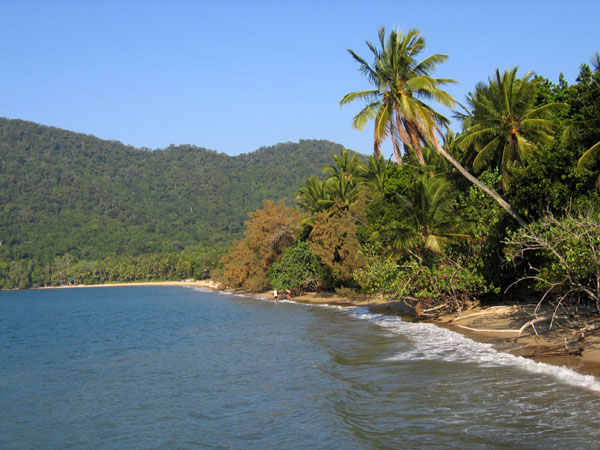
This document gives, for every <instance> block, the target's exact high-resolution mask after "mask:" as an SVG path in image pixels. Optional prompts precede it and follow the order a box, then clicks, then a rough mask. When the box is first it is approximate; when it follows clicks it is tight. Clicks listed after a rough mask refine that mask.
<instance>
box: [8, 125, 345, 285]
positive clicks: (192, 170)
mask: <svg viewBox="0 0 600 450" xmlns="http://www.w3.org/2000/svg"><path fill="white" fill-rule="evenodd" d="M340 148H341V146H339V145H337V144H334V143H331V142H327V141H314V140H304V141H300V143H287V144H279V145H276V146H273V147H265V148H260V149H258V150H257V151H255V152H252V153H248V154H242V155H239V156H235V157H231V156H228V155H225V154H223V153H217V152H214V151H211V150H206V149H202V148H198V147H194V146H189V145H186V146H178V147H175V146H171V147H169V148H166V149H164V150H154V151H150V150H148V149H136V148H132V147H129V146H126V145H123V144H121V143H119V142H116V141H105V140H101V139H98V138H95V137H93V136H88V135H83V134H78V133H73V132H69V131H65V130H60V129H57V128H52V127H47V126H42V125H38V124H35V123H32V122H25V121H21V120H8V119H0V217H1V220H0V288H2V287H9V288H10V287H26V286H36V285H42V284H50V283H56V282H57V281H56V277H54V278H53V277H51V276H50V275H49V274H50V273H51V272H53V271H55V270H56V267H58V265H60V264H59V263H58V261H59V260H60V261H62V260H63V259H64V258H66V259H65V260H68V261H70V265H71V266H76V264H78V263H83V262H87V263H89V262H90V261H91V262H94V264H96V263H97V264H100V262H101V261H104V263H103V264H104V265H107V264H109V262H110V264H112V265H113V266H115V273H117V272H118V269H117V268H116V263H117V261H119V262H123V261H132V260H135V259H136V258H137V259H138V260H140V261H141V260H142V259H143V258H148V257H150V256H149V255H153V256H152V257H153V258H155V257H157V255H161V257H164V259H165V260H168V259H169V258H171V260H172V259H173V258H172V257H173V255H176V254H183V255H188V254H189V255H190V257H189V258H186V260H187V262H188V263H192V265H193V258H192V256H191V253H189V252H183V253H181V250H183V249H188V248H190V247H194V248H196V250H197V252H200V253H202V254H211V255H212V254H215V250H214V249H217V248H220V247H224V246H225V245H227V244H228V243H230V242H231V241H232V240H233V239H235V238H236V237H239V236H240V235H241V233H242V231H243V222H244V220H245V218H246V217H247V214H248V212H249V211H252V210H254V209H256V208H257V207H259V206H260V205H261V203H262V201H263V200H264V199H280V198H282V197H287V198H288V199H293V198H294V195H295V191H296V190H297V189H298V187H299V186H300V185H301V184H302V181H303V180H304V179H305V178H306V177H308V176H310V175H313V174H316V173H318V172H319V169H320V167H321V166H322V165H323V164H325V163H326V162H328V161H329V159H330V156H329V155H330V154H331V153H335V152H338V151H339V149H340ZM178 258H180V257H178ZM173 264H174V263H173ZM142 265H143V264H142ZM172 269H173V273H175V272H177V273H178V275H173V277H175V276H177V277H178V276H179V273H180V272H181V271H177V270H175V267H173V268H172ZM85 272H86V271H83V272H82V273H81V274H79V275H78V276H79V278H81V277H84V278H85V279H87V280H94V281H102V280H103V278H102V277H100V276H98V277H94V276H90V275H85V276H84V273H85ZM92 272H93V271H92ZM202 273H203V272H196V271H193V272H192V273H189V271H188V272H186V276H188V275H189V276H195V277H199V276H201V275H202ZM181 274H183V272H181ZM73 276H75V274H73ZM165 276H166V275H164V274H153V273H151V272H147V273H144V274H141V275H139V276H138V278H137V279H147V278H163V277H165ZM111 277H112V278H111V279H120V280H125V279H130V277H128V276H125V275H123V276H121V275H119V276H117V275H114V276H112V275H111ZM79 278H77V277H75V279H77V280H79ZM75 279H73V280H71V279H69V281H75Z"/></svg>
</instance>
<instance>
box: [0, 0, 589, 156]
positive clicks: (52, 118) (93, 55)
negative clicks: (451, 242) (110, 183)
mask: <svg viewBox="0 0 600 450" xmlns="http://www.w3.org/2000/svg"><path fill="white" fill-rule="evenodd" d="M598 23H600V1H597V0H590V1H585V0H578V1H576V2H564V1H554V0H539V1H538V0H529V1H528V0H520V1H511V0H504V1H501V2H500V1H459V0H457V1H451V0H446V1H435V0H429V1H419V2H417V1H405V0H395V1H377V0H372V1H364V0H363V1H352V0H348V1H334V0H320V1H317V0H315V1H312V0H305V1H300V0H297V1H291V0H278V1H266V0H265V1H260V0H254V1H232V0H231V1H228V0H220V1H190V0H171V1H166V0H164V1H159V0H145V1H142V0H139V1H134V0H120V1H111V0H104V1H100V0H97V1H94V0H84V1H79V0H70V1H69V0H53V1H41V0H39V1H33V0H14V1H13V0H2V1H0V82H1V85H0V86H1V87H0V117H7V118H10V119H23V120H29V121H33V122H37V123H41V124H44V125H50V126H55V127H59V128H63V129H67V130H71V131H76V132H79V133H85V134H92V135H94V136H97V137H99V138H102V139H111V140H117V141H121V142H123V143H125V144H128V145H132V146H135V147H147V148H151V149H155V148H165V147H167V146H169V145H171V144H174V145H181V144H192V145H196V146H199V147H204V148H209V149H212V150H216V151H218V152H224V153H227V154H229V155H236V154H239V153H247V152H251V151H253V150H256V149H257V148H259V147H261V146H270V145H275V144H277V143H280V142H297V141H298V140H300V139H327V140H330V141H334V142H338V143H340V144H343V145H344V146H345V147H347V148H350V149H353V150H355V151H359V152H361V153H365V154H369V153H370V152H371V151H372V133H373V128H372V124H369V125H367V126H366V128H365V129H364V131H362V132H360V131H357V130H355V129H353V128H352V124H351V121H352V117H353V116H354V115H355V114H356V113H357V112H358V111H359V110H360V109H361V107H362V105H361V104H360V103H355V104H351V105H346V106H344V107H342V108H340V107H339V101H340V100H341V98H342V97H343V96H344V95H345V94H347V93H349V92H353V91H358V90H363V89H369V87H370V86H369V84H368V82H367V80H366V79H365V78H364V77H363V76H362V75H361V74H360V72H359V71H358V64H357V63H356V62H355V61H354V60H353V59H352V57H351V56H350V55H349V53H348V52H347V51H346V49H348V48H350V49H353V50H354V51H356V53H358V54H359V55H361V56H363V57H365V58H366V59H367V60H369V61H371V58H370V55H371V53H370V51H369V50H368V48H367V46H366V44H365V41H367V40H370V41H372V42H376V40H377V30H378V28H379V27H380V26H385V27H386V29H388V30H390V29H393V28H395V29H403V30H408V29H409V28H417V29H418V30H420V31H421V32H422V34H423V36H424V37H425V39H426V43H427V47H426V49H425V51H424V52H423V53H422V55H421V56H422V57H423V58H425V57H427V56H429V55H431V54H434V53H441V54H446V55H448V57H449V58H448V61H447V62H446V63H444V64H443V65H440V66H439V67H438V69H437V70H436V72H435V73H434V76H436V77H440V78H452V79H454V80H457V81H458V82H459V83H460V84H456V85H452V86H448V87H447V89H446V90H447V91H448V92H450V93H451V94H452V95H453V96H454V97H455V98H456V100H458V101H459V102H464V99H465V96H466V95H467V93H468V92H469V91H472V90H473V89H474V87H475V85H476V83H478V82H480V81H487V80H488V78H489V77H490V76H491V75H493V73H494V72H495V70H496V69H497V68H498V69H500V70H502V71H503V70H505V69H509V68H512V67H515V66H518V67H519V68H520V69H519V73H520V74H524V73H525V72H526V71H535V72H536V73H538V74H539V75H542V76H544V77H546V78H548V79H549V80H551V81H553V82H557V81H558V77H559V74H560V73H563V74H564V75H565V78H566V80H567V82H569V83H573V82H575V78H576V76H577V74H578V72H579V66H580V65H581V64H582V63H589V62H590V60H591V58H592V56H593V55H594V53H595V52H597V51H600V31H599V30H600V29H599V28H598ZM436 109H437V110H438V111H439V112H441V113H442V114H445V115H446V116H451V114H452V112H451V111H449V110H447V109H444V108H442V107H437V108H436ZM454 126H455V127H458V124H455V125H454ZM386 152H387V153H388V156H389V153H391V146H390V145H389V143H388V144H387V146H386V147H384V153H386Z"/></svg>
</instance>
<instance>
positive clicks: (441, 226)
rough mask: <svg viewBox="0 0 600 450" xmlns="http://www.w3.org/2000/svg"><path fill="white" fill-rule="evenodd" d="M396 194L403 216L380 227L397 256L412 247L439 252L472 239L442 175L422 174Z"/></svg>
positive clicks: (453, 194) (449, 186)
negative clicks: (400, 220) (464, 230)
mask: <svg viewBox="0 0 600 450" xmlns="http://www.w3.org/2000/svg"><path fill="white" fill-rule="evenodd" d="M399 195H400V200H401V202H400V207H401V209H402V212H403V218H404V219H403V221H402V223H392V224H390V225H389V226H387V227H385V228H384V230H383V234H384V235H385V234H387V235H388V236H390V238H391V239H390V240H391V244H390V250H391V252H392V253H393V254H395V255H396V256H400V255H401V254H402V253H403V252H404V251H411V250H413V249H416V250H417V251H418V252H419V253H421V251H422V250H423V249H427V250H430V251H432V252H434V253H442V252H443V248H444V246H445V245H446V244H448V243H453V242H458V241H461V240H472V239H474V238H473V237H472V236H471V235H469V234H468V233H464V232H463V229H464V225H465V223H464V220H463V219H462V218H461V217H460V216H459V215H458V214H456V207H455V205H456V203H455V201H456V193H455V192H453V191H452V190H451V184H450V182H449V181H448V180H447V179H446V178H444V177H443V176H440V175H437V176H433V177H430V176H427V175H422V176H421V177H420V178H419V179H418V180H417V181H416V182H415V183H414V184H413V185H411V186H410V187H409V188H408V189H407V191H406V192H404V193H402V194H399Z"/></svg>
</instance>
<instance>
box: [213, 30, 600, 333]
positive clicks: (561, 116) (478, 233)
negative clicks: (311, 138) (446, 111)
mask: <svg viewBox="0 0 600 450" xmlns="http://www.w3.org/2000/svg"><path fill="white" fill-rule="evenodd" d="M368 46H369V49H370V50H371V52H372V53H373V59H374V62H373V63H372V64H370V63H368V62H367V60H365V59H364V58H362V57H360V56H358V55H357V54H356V53H355V52H353V51H350V53H351V54H352V56H353V58H354V59H355V60H356V61H357V62H358V63H359V64H360V70H361V72H362V73H363V74H365V75H366V77H367V79H368V81H369V83H370V84H371V89H369V90H362V91H357V92H354V93H351V94H348V95H346V96H345V97H344V98H343V99H342V101H341V103H342V104H346V103H349V102H351V101H354V100H362V101H364V102H365V104H366V106H365V107H364V108H363V109H362V110H361V111H360V112H359V113H358V114H357V116H356V117H355V118H354V122H353V125H354V126H355V127H356V128H359V129H362V128H363V127H364V126H365V125H366V124H367V123H369V122H371V121H372V122H373V123H374V127H375V130H374V155H373V156H370V157H369V158H368V159H367V160H366V161H360V160H358V159H357V158H356V157H355V155H352V154H351V153H350V152H348V151H347V150H342V151H341V152H340V153H339V154H338V155H335V156H334V158H333V164H331V165H328V166H325V167H324V169H323V172H324V174H325V175H326V177H327V178H326V179H325V180H320V179H318V178H316V177H312V178H308V179H307V180H306V181H305V183H304V186H303V187H302V188H301V189H300V190H299V191H298V194H297V204H298V208H299V210H300V211H301V212H303V213H304V215H303V217H302V218H301V219H300V220H298V221H292V220H288V221H287V222H285V223H283V222H282V221H279V222H276V221H273V220H271V222H270V223H271V225H269V226H265V220H266V218H267V217H268V218H273V217H285V218H289V219H291V218H293V217H295V216H296V215H297V214H298V211H294V209H292V208H290V207H286V206H285V205H284V204H283V203H280V204H274V203H265V205H264V209H262V210H258V211H256V212H255V213H253V214H252V215H251V219H250V220H249V221H248V222H247V223H246V236H245V237H244V239H243V240H241V241H239V242H238V243H237V244H236V245H235V246H233V247H232V248H231V249H230V251H229V253H228V254H227V255H226V256H225V257H224V259H223V262H224V265H223V267H222V269H221V271H220V272H215V275H214V276H216V277H218V278H220V279H221V280H222V281H223V282H224V283H225V284H227V285H229V286H233V287H243V288H247V289H267V288H269V287H274V288H277V289H292V290H295V291H296V292H299V291H303V290H309V289H310V290H312V289H333V288H337V289H343V290H344V293H345V294H348V293H349V292H352V291H354V292H356V293H369V294H375V295H382V296H385V297H387V298H393V299H402V300H404V302H405V303H406V305H407V306H408V307H410V308H412V309H413V311H414V312H415V313H416V314H417V315H424V316H431V315H435V314H438V313H440V312H442V311H451V310H457V309H458V310H460V309H461V308H463V307H464V306H465V305H466V304H467V303H469V302H472V301H478V300H481V299H485V298H492V297H493V298H497V297H498V295H501V294H504V293H506V292H507V289H513V290H512V291H510V290H509V291H508V292H509V294H514V292H515V291H514V289H520V292H519V296H520V297H523V296H531V295H535V296H537V298H538V299H541V300H543V301H553V302H554V305H555V307H556V309H555V314H554V315H552V316H551V317H552V321H553V322H554V321H555V320H558V319H557V318H558V317H563V318H568V317H572V315H570V313H572V309H570V308H572V307H578V308H584V309H585V310H586V311H592V312H593V314H595V317H597V316H598V314H600V196H599V195H598V188H600V183H598V180H600V178H599V173H600V67H598V66H595V67H594V68H590V67H589V66H587V65H586V64H583V65H582V66H581V68H580V73H579V76H578V77H577V79H576V83H575V84H573V85H569V84H568V83H567V82H566V81H565V80H564V78H563V77H562V76H561V78H560V80H559V82H558V83H557V84H554V83H552V82H551V81H549V80H547V79H545V78H543V77H541V76H536V75H534V74H533V73H526V74H523V75H519V73H518V70H517V69H510V70H506V71H501V70H497V71H496V73H495V74H494V75H493V76H491V77H490V79H489V80H488V82H487V83H483V82H482V83H480V84H479V85H477V86H476V87H475V90H474V91H473V92H471V93H470V94H469V96H468V98H467V102H466V105H467V107H466V108H467V109H466V110H465V111H461V112H460V113H459V112H457V113H456V116H457V119H458V120H460V121H461V123H462V130H461V132H460V133H458V134H457V135H454V134H453V133H452V132H451V131H450V130H448V129H447V128H446V127H445V125H446V124H447V123H448V120H447V119H446V118H444V117H442V116H441V115H440V114H439V113H437V112H436V111H435V110H434V109H433V108H432V107H431V106H430V105H429V104H428V103H427V101H430V100H435V101H437V102H439V103H441V104H444V105H453V104H454V99H452V98H451V97H450V96H449V95H448V94H447V93H446V92H444V91H443V90H441V87H442V86H443V85H444V84H446V83H449V82H452V80H448V79H437V78H433V77H432V76H431V75H430V74H431V71H432V70H433V69H434V68H435V66H437V65H439V64H440V63H442V62H443V61H444V60H445V58H446V57H445V56H444V55H433V56H430V57H428V58H425V59H423V60H422V61H419V60H417V57H418V55H419V54H420V52H421V51H422V50H423V49H424V46H425V44H424V40H423V38H422V37H421V36H420V34H419V32H418V31H416V30H410V31H409V32H408V33H406V34H402V33H397V32H392V33H391V34H390V35H389V36H388V37H386V34H385V30H384V29H381V30H380V33H379V47H377V46H376V45H374V44H371V43H368ZM597 59H598V58H597ZM388 137H389V138H390V139H391V140H392V143H393V147H394V155H395V162H388V161H385V160H383V159H382V158H381V156H380V154H379V146H380V144H381V141H382V140H383V139H386V138H388ZM267 211H268V212H267ZM281 236H285V239H284V240H281V239H280V237H281ZM259 242H260V243H261V244H260V245H259V244H258V243H259ZM275 243H277V245H275ZM515 286H516V287H515ZM348 289H350V291H349V290H348ZM589 307H591V309H590V308H589ZM586 308H587V309H586ZM565 311H566V313H565ZM578 311H581V309H579V310H578ZM563 313H564V314H563ZM567 320H568V319H567Z"/></svg>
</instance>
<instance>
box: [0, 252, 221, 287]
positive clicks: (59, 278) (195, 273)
mask: <svg viewBox="0 0 600 450" xmlns="http://www.w3.org/2000/svg"><path fill="white" fill-rule="evenodd" d="M223 254H224V249H222V248H206V247H202V246H194V247H188V248H186V249H185V250H183V251H179V252H172V253H163V254H147V255H137V256H127V255H122V256H109V257H107V258H104V259H102V260H98V261H87V260H78V261H76V260H75V258H74V257H73V256H72V255H71V254H69V253H66V254H64V255H62V256H57V257H55V258H54V259H53V260H52V261H51V262H49V263H46V264H35V263H34V261H33V260H19V261H11V262H9V263H8V262H0V273H2V274H3V275H2V277H1V278H0V289H24V288H29V287H41V286H69V285H89V284H106V283H111V282H130V281H168V280H173V281H178V280H184V279H197V280H202V279H206V278H208V277H209V276H210V272H211V270H213V269H214V268H215V267H216V266H217V265H218V261H219V259H220V258H221V257H222V256H223Z"/></svg>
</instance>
